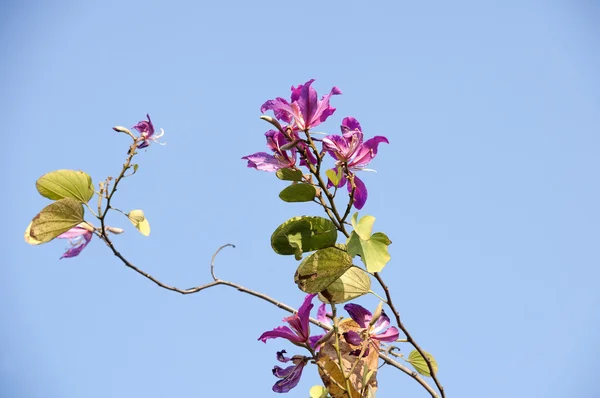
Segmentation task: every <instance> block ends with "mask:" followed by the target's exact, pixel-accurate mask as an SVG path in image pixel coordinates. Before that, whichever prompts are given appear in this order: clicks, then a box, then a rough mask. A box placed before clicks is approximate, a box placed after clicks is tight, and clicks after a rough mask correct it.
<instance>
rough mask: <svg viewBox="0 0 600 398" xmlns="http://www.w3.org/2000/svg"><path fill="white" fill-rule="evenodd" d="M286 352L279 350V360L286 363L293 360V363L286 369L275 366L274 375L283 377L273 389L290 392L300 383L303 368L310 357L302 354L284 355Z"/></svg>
mask: <svg viewBox="0 0 600 398" xmlns="http://www.w3.org/2000/svg"><path fill="white" fill-rule="evenodd" d="M285 353H286V351H285V350H282V351H278V352H277V360H278V361H279V362H284V363H287V362H290V361H291V362H292V363H293V365H291V366H288V367H287V368H285V369H282V368H281V367H279V366H275V367H273V375H275V376H277V377H279V378H280V379H281V380H279V381H278V382H276V383H275V384H274V385H273V391H275V392H279V393H284V392H288V391H290V390H291V389H292V388H294V387H296V385H298V382H299V381H300V377H301V376H302V370H303V369H304V366H306V364H307V362H308V360H309V359H310V358H308V357H305V356H302V355H294V356H293V357H291V358H288V357H285V356H284V355H283V354H285Z"/></svg>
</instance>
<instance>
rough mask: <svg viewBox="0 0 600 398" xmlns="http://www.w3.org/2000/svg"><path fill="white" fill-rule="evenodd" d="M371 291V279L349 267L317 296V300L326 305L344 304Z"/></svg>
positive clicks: (355, 268) (362, 271)
mask: <svg viewBox="0 0 600 398" xmlns="http://www.w3.org/2000/svg"><path fill="white" fill-rule="evenodd" d="M370 290H371V278H370V277H369V275H368V274H367V273H366V272H365V271H364V270H362V269H361V268H358V267H351V268H350V269H349V270H348V271H346V272H345V273H344V274H343V275H342V276H340V277H339V279H337V280H336V281H334V282H333V283H332V284H331V285H329V286H328V287H327V289H325V290H323V291H322V292H321V293H320V294H319V299H321V301H324V302H326V303H335V304H337V303H344V302H346V301H350V300H352V299H355V298H357V297H360V296H362V295H364V294H367V293H368V292H369V291H370Z"/></svg>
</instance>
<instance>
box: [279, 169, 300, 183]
mask: <svg viewBox="0 0 600 398" xmlns="http://www.w3.org/2000/svg"><path fill="white" fill-rule="evenodd" d="M275 175H276V176H277V178H279V179H280V180H284V181H302V171H301V170H292V169H279V170H277V172H276V173H275Z"/></svg>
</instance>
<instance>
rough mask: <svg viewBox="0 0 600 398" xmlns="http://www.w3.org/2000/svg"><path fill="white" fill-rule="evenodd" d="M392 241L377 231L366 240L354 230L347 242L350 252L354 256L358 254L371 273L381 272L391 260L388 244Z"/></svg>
mask: <svg viewBox="0 0 600 398" xmlns="http://www.w3.org/2000/svg"><path fill="white" fill-rule="evenodd" d="M363 219H364V218H363ZM391 243H392V241H391V240H390V239H389V238H388V237H387V235H386V234H384V233H383V232H376V233H374V234H373V235H371V236H370V237H369V239H367V240H365V239H362V238H361V237H360V236H359V235H358V234H357V233H356V231H352V234H350V237H349V238H348V240H347V242H346V244H347V245H348V253H349V254H350V255H351V256H352V257H354V256H356V255H357V254H358V255H359V256H360V259H361V260H362V262H363V263H364V264H365V267H366V268H367V271H369V272H371V273H373V272H380V271H381V270H382V269H383V267H385V265H386V264H387V263H388V262H389V261H390V259H391V256H390V254H389V252H388V246H389V245H390V244H391Z"/></svg>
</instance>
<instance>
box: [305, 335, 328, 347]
mask: <svg viewBox="0 0 600 398" xmlns="http://www.w3.org/2000/svg"><path fill="white" fill-rule="evenodd" d="M323 336H325V335H324V334H318V335H316V336H310V337H309V338H308V344H310V348H312V349H315V348H317V347H315V344H317V342H318V341H319V340H321V337H323Z"/></svg>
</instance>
